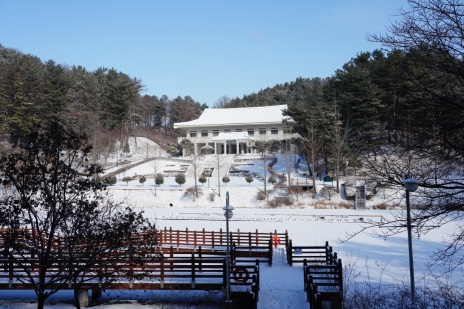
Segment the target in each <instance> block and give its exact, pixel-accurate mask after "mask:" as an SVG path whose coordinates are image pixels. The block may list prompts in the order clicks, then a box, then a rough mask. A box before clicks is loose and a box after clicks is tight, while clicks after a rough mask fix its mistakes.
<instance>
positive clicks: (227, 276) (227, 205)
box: [225, 192, 232, 303]
mask: <svg viewBox="0 0 464 309" xmlns="http://www.w3.org/2000/svg"><path fill="white" fill-rule="evenodd" d="M225 215H226V235H227V243H226V244H227V247H226V303H231V302H232V300H231V299H230V257H229V192H227V193H226V212H225Z"/></svg>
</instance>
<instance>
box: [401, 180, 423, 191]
mask: <svg viewBox="0 0 464 309" xmlns="http://www.w3.org/2000/svg"><path fill="white" fill-rule="evenodd" d="M403 183H404V189H405V190H406V191H408V192H415V191H416V190H417V188H418V187H419V181H417V180H416V179H414V178H408V179H405V180H404V181H403Z"/></svg>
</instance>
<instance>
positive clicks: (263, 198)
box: [256, 190, 266, 201]
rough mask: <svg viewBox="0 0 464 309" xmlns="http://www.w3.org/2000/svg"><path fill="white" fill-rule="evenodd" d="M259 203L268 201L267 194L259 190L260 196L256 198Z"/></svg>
mask: <svg viewBox="0 0 464 309" xmlns="http://www.w3.org/2000/svg"><path fill="white" fill-rule="evenodd" d="M256 198H257V199H258V201H264V200H265V199H266V192H264V191H262V190H259V191H258V196H257V197H256Z"/></svg>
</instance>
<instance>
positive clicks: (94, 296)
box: [92, 288, 102, 301]
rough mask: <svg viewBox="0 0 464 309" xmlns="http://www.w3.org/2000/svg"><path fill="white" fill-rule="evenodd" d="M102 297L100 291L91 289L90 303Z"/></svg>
mask: <svg viewBox="0 0 464 309" xmlns="http://www.w3.org/2000/svg"><path fill="white" fill-rule="evenodd" d="M101 295H102V290H101V289H98V288H93V289H92V301H96V300H97V299H98V298H100V296H101Z"/></svg>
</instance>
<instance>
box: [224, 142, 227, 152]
mask: <svg viewBox="0 0 464 309" xmlns="http://www.w3.org/2000/svg"><path fill="white" fill-rule="evenodd" d="M224 154H227V142H224Z"/></svg>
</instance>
